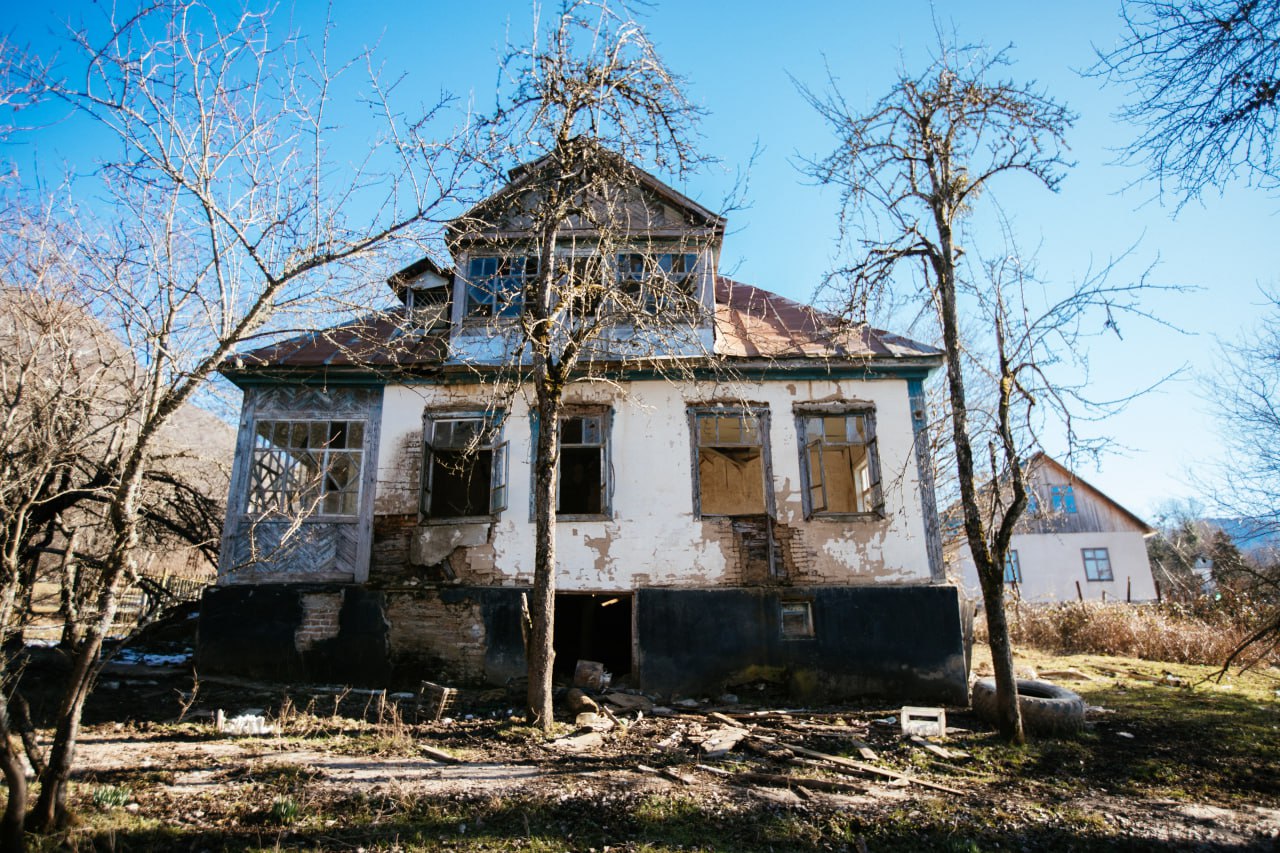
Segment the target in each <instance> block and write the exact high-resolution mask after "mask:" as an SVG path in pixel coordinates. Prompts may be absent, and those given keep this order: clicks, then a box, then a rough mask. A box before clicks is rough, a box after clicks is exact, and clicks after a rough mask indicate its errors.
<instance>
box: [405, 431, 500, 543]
mask: <svg viewBox="0 0 1280 853" xmlns="http://www.w3.org/2000/svg"><path fill="white" fill-rule="evenodd" d="M422 444H423V462H422V471H423V485H422V514H423V515H424V516H426V517H427V518H430V519H441V518H449V519H458V518H482V517H489V516H494V515H497V514H498V513H500V512H502V511H503V510H504V509H506V508H507V443H506V442H505V441H503V440H502V419H501V416H500V415H492V414H481V413H432V412H428V413H427V414H426V415H425V417H424V421H423V442H422Z"/></svg>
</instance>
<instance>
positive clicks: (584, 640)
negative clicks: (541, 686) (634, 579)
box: [554, 592, 631, 683]
mask: <svg viewBox="0 0 1280 853" xmlns="http://www.w3.org/2000/svg"><path fill="white" fill-rule="evenodd" d="M554 643H555V650H556V664H555V674H556V675H558V676H563V677H564V678H565V680H571V679H572V678H573V671H574V668H575V667H576V666H577V664H578V661H580V660H594V661H599V662H600V663H602V664H604V668H605V669H606V670H608V671H609V672H610V673H612V674H613V680H614V682H615V683H616V682H617V681H618V679H620V678H622V676H624V675H627V674H628V673H630V672H631V594H630V593H607V592H606V593H558V594H557V595H556V629H555V640H554Z"/></svg>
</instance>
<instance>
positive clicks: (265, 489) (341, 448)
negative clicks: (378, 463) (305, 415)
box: [249, 420, 365, 517]
mask: <svg viewBox="0 0 1280 853" xmlns="http://www.w3.org/2000/svg"><path fill="white" fill-rule="evenodd" d="M364 426H365V425H364V421H345V420H344V421H330V420H260V421H258V422H257V423H256V424H255V425H254V436H253V469H252V471H251V472H250V481H249V511H250V512H251V513H254V514H260V513H266V512H277V513H281V514H283V515H289V516H295V517H307V516H314V515H320V516H351V515H356V514H357V513H358V512H359V509H360V470H361V463H362V461H363V457H364Z"/></svg>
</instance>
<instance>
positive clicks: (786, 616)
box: [778, 601, 814, 640]
mask: <svg viewBox="0 0 1280 853" xmlns="http://www.w3.org/2000/svg"><path fill="white" fill-rule="evenodd" d="M778 623H779V629H780V632H781V635H782V639H784V640H807V639H809V638H811V637H813V636H814V631H813V605H812V604H811V603H810V602H808V601H783V602H780V603H779V605H778Z"/></svg>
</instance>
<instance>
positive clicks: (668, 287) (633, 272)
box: [618, 252, 698, 314]
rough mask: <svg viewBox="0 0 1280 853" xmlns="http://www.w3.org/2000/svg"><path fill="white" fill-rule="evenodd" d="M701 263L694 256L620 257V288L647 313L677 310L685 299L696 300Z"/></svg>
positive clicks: (636, 255) (625, 255)
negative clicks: (697, 266) (696, 268)
mask: <svg viewBox="0 0 1280 853" xmlns="http://www.w3.org/2000/svg"><path fill="white" fill-rule="evenodd" d="M697 261H698V256H697V255H695V254H693V253H676V252H662V253H660V254H654V255H646V254H640V253H638V252H626V253H623V254H620V255H618V288H619V290H621V291H622V292H623V293H624V294H626V295H627V296H628V297H630V299H631V300H634V303H635V304H636V305H637V306H640V307H641V308H642V309H643V310H644V311H645V312H646V313H649V314H654V313H657V311H658V309H659V308H660V307H674V305H673V303H677V304H678V302H679V301H680V300H681V298H682V297H683V298H685V299H691V298H693V296H694V277H693V268H694V266H695V264H696V263H697Z"/></svg>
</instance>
